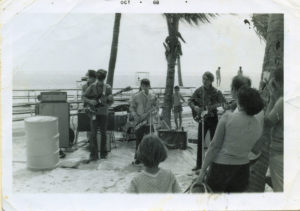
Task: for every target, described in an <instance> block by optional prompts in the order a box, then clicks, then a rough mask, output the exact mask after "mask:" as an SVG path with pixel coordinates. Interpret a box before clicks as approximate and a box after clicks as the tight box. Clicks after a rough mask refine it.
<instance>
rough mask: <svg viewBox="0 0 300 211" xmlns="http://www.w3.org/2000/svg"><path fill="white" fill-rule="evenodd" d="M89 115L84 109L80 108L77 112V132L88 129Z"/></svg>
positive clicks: (89, 128)
mask: <svg viewBox="0 0 300 211" xmlns="http://www.w3.org/2000/svg"><path fill="white" fill-rule="evenodd" d="M90 130H91V126H90V117H89V115H88V114H87V113H86V112H85V111H84V110H80V111H78V113H77V131H78V132H84V131H90Z"/></svg>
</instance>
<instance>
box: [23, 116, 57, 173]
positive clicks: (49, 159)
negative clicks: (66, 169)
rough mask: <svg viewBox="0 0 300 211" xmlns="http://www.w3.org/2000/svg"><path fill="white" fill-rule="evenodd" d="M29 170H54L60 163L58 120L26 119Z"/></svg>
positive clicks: (42, 117) (53, 118) (49, 118)
mask: <svg viewBox="0 0 300 211" xmlns="http://www.w3.org/2000/svg"><path fill="white" fill-rule="evenodd" d="M24 122H25V131H26V145H27V147H26V153H27V168H29V169H32V170H44V169H53V168H56V167H57V166H58V163H59V133H58V119H57V117H52V116H34V117H29V118H26V119H25V121H24Z"/></svg>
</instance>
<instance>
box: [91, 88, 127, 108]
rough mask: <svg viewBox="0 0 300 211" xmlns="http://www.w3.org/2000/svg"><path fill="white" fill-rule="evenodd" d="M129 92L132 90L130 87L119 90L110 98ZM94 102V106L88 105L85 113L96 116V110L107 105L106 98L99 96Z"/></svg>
mask: <svg viewBox="0 0 300 211" xmlns="http://www.w3.org/2000/svg"><path fill="white" fill-rule="evenodd" d="M131 90H132V88H131V87H130V86H127V87H125V88H124V89H121V90H120V91H118V92H116V93H114V94H112V96H116V95H119V94H121V93H123V92H128V91H131ZM96 101H97V104H96V105H91V104H88V106H87V108H86V112H89V113H92V114H96V113H97V109H101V107H105V106H106V105H107V96H101V97H100V98H98V99H96Z"/></svg>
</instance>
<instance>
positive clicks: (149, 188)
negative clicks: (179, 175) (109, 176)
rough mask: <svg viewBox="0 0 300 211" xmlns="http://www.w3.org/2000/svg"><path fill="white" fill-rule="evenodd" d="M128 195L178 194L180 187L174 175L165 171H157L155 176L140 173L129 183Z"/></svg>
mask: <svg viewBox="0 0 300 211" xmlns="http://www.w3.org/2000/svg"><path fill="white" fill-rule="evenodd" d="M128 192H129V193H180V192H181V189H180V186H179V184H178V182H177V180H176V178H175V175H174V174H173V173H172V172H171V171H170V170H166V169H159V171H158V172H157V173H156V174H150V173H147V172H145V171H142V172H141V173H139V174H138V175H136V176H135V177H134V178H133V179H132V181H131V182H130V185H129V188H128Z"/></svg>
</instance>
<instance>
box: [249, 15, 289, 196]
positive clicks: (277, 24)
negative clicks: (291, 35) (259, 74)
mask: <svg viewBox="0 0 300 211" xmlns="http://www.w3.org/2000/svg"><path fill="white" fill-rule="evenodd" d="M283 37H284V34H283V15H282V14H272V15H270V17H269V21H268V31H267V39H266V49H265V56H264V63H263V72H265V71H267V72H270V78H272V77H273V72H274V70H276V69H277V68H280V67H281V68H282V69H283V43H284V42H283ZM261 91H262V95H263V96H267V95H268V94H267V90H266V89H265V90H261ZM270 129H271V128H266V127H265V128H264V135H263V137H262V138H261V140H260V141H263V144H262V150H261V151H262V155H261V156H260V158H259V159H258V161H257V162H256V163H255V164H254V166H252V168H251V173H250V180H249V187H248V191H249V192H263V191H264V190H265V175H266V172H267V169H268V165H269V149H270V142H271V137H270Z"/></svg>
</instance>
